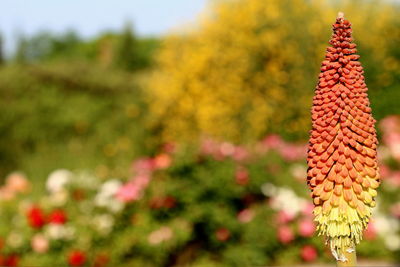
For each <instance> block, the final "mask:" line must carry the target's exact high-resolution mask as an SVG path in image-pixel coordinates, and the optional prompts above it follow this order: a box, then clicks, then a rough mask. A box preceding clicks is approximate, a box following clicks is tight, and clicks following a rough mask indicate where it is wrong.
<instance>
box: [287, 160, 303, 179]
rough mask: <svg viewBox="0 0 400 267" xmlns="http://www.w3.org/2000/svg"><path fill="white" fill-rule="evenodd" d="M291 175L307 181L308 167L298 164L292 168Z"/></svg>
mask: <svg viewBox="0 0 400 267" xmlns="http://www.w3.org/2000/svg"><path fill="white" fill-rule="evenodd" d="M290 173H291V174H292V176H293V177H294V178H296V179H297V180H300V181H302V180H306V177H307V167H306V166H305V165H304V164H300V163H296V164H293V165H292V166H291V167H290Z"/></svg>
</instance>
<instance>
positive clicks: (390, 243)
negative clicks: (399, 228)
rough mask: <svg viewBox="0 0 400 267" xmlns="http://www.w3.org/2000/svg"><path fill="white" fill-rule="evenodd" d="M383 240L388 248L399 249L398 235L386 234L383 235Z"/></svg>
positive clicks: (399, 239)
mask: <svg viewBox="0 0 400 267" xmlns="http://www.w3.org/2000/svg"><path fill="white" fill-rule="evenodd" d="M384 242H385V245H386V247H387V248H388V249H389V250H392V251H394V250H398V249H400V237H399V236H398V235H387V236H385V237H384Z"/></svg>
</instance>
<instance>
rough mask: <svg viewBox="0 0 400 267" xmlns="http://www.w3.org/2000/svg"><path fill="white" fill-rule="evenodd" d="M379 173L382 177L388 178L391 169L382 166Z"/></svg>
mask: <svg viewBox="0 0 400 267" xmlns="http://www.w3.org/2000/svg"><path fill="white" fill-rule="evenodd" d="M379 172H380V174H381V177H388V176H389V175H390V172H391V171H390V168H389V166H387V165H384V164H381V165H380V166H379Z"/></svg>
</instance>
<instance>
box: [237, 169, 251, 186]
mask: <svg viewBox="0 0 400 267" xmlns="http://www.w3.org/2000/svg"><path fill="white" fill-rule="evenodd" d="M235 181H236V183H237V184H238V185H246V184H248V182H249V172H248V171H247V169H245V168H244V167H238V168H237V170H236V173H235Z"/></svg>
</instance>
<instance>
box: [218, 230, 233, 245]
mask: <svg viewBox="0 0 400 267" xmlns="http://www.w3.org/2000/svg"><path fill="white" fill-rule="evenodd" d="M215 236H216V237H217V239H218V240H219V241H222V242H224V241H226V240H228V239H229V237H231V232H229V230H228V229H226V228H219V229H218V230H217V232H216V233H215Z"/></svg>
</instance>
